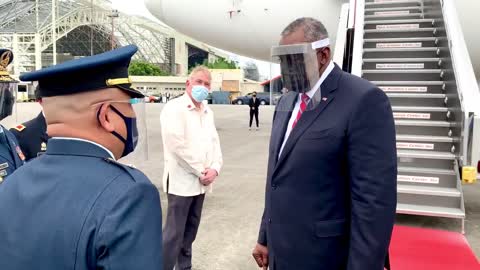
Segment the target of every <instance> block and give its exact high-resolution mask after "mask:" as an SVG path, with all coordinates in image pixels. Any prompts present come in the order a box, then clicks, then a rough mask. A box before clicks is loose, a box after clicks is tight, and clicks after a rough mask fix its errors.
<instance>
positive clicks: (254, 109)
mask: <svg viewBox="0 0 480 270" xmlns="http://www.w3.org/2000/svg"><path fill="white" fill-rule="evenodd" d="M248 106H249V107H250V124H249V125H248V130H252V122H253V117H254V116H255V124H256V125H257V129H256V130H258V128H259V127H258V108H259V107H260V100H258V98H257V92H253V93H252V98H251V99H250V100H249V101H248Z"/></svg>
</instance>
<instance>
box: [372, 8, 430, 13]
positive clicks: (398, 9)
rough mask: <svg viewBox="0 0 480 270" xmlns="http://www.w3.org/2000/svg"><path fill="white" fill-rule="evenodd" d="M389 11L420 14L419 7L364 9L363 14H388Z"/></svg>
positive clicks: (420, 9)
mask: <svg viewBox="0 0 480 270" xmlns="http://www.w3.org/2000/svg"><path fill="white" fill-rule="evenodd" d="M389 11H418V12H421V11H422V8H421V7H381V8H367V7H365V13H368V12H389Z"/></svg>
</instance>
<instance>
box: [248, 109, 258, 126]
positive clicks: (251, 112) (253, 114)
mask: <svg viewBox="0 0 480 270" xmlns="http://www.w3.org/2000/svg"><path fill="white" fill-rule="evenodd" d="M253 116H255V123H256V124H257V128H258V109H256V110H252V108H250V125H249V127H252V122H253Z"/></svg>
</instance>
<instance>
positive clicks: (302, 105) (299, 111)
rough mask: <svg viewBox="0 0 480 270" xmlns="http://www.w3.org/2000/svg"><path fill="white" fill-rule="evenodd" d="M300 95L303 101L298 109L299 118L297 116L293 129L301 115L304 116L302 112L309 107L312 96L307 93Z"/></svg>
mask: <svg viewBox="0 0 480 270" xmlns="http://www.w3.org/2000/svg"><path fill="white" fill-rule="evenodd" d="M300 97H301V99H302V102H301V103H300V109H299V110H298V113H297V118H295V121H294V122H293V124H292V129H294V128H295V126H296V125H297V122H298V120H300V117H302V113H303V112H304V111H305V109H307V104H308V101H309V100H310V97H309V96H308V95H307V94H300Z"/></svg>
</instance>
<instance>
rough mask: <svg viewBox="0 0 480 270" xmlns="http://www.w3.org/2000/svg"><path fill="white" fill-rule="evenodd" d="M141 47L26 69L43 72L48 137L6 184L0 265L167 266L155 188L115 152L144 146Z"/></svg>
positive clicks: (146, 269) (1, 199)
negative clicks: (136, 78)
mask: <svg viewBox="0 0 480 270" xmlns="http://www.w3.org/2000/svg"><path fill="white" fill-rule="evenodd" d="M136 51H137V47H136V46H133V45H130V46H126V47H122V48H119V49H116V50H112V51H109V52H106V53H103V54H99V55H94V56H89V57H84V58H82V59H78V60H72V61H67V62H64V63H62V64H59V65H56V66H51V67H48V68H45V69H41V70H38V71H34V72H31V73H26V74H23V75H22V76H20V79H21V80H23V81H38V86H39V91H40V95H41V96H42V104H43V110H44V112H45V119H46V121H47V132H48V134H49V135H50V136H51V137H52V138H51V139H50V140H49V143H48V149H47V151H46V153H45V154H44V155H42V156H40V157H39V158H35V159H33V160H32V161H30V162H28V163H27V164H25V165H24V166H22V167H21V168H19V169H18V170H17V171H15V173H14V174H12V175H11V176H10V177H9V178H8V179H7V180H6V181H5V182H4V183H3V184H2V186H1V188H0V218H3V219H2V222H0V239H1V244H0V269H2V270H17V269H76V270H96V269H112V270H113V269H142V270H158V269H162V245H161V241H162V230H161V226H162V211H161V207H160V198H159V194H158V190H157V189H156V188H155V186H154V185H153V184H152V183H151V182H150V180H149V179H148V178H147V177H146V176H145V175H144V174H143V173H142V172H140V171H139V170H137V169H134V168H132V167H129V166H126V165H124V164H122V163H120V162H118V161H117V160H118V159H120V158H122V157H125V156H127V155H129V154H130V153H132V151H134V150H135V148H136V147H138V146H137V140H138V138H139V136H140V135H141V134H139V133H138V130H139V129H138V128H137V124H139V123H144V122H142V121H141V120H142V119H140V118H141V117H142V115H143V114H142V113H139V114H138V115H137V114H136V113H135V110H136V109H141V108H142V106H143V109H145V107H144V105H145V104H144V102H145V99H144V98H145V96H144V95H143V94H142V93H141V92H139V91H138V90H135V89H132V88H131V82H130V79H129V78H128V66H129V63H130V60H131V58H132V56H133V55H134V54H135V53H136ZM140 130H141V129H140Z"/></svg>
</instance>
